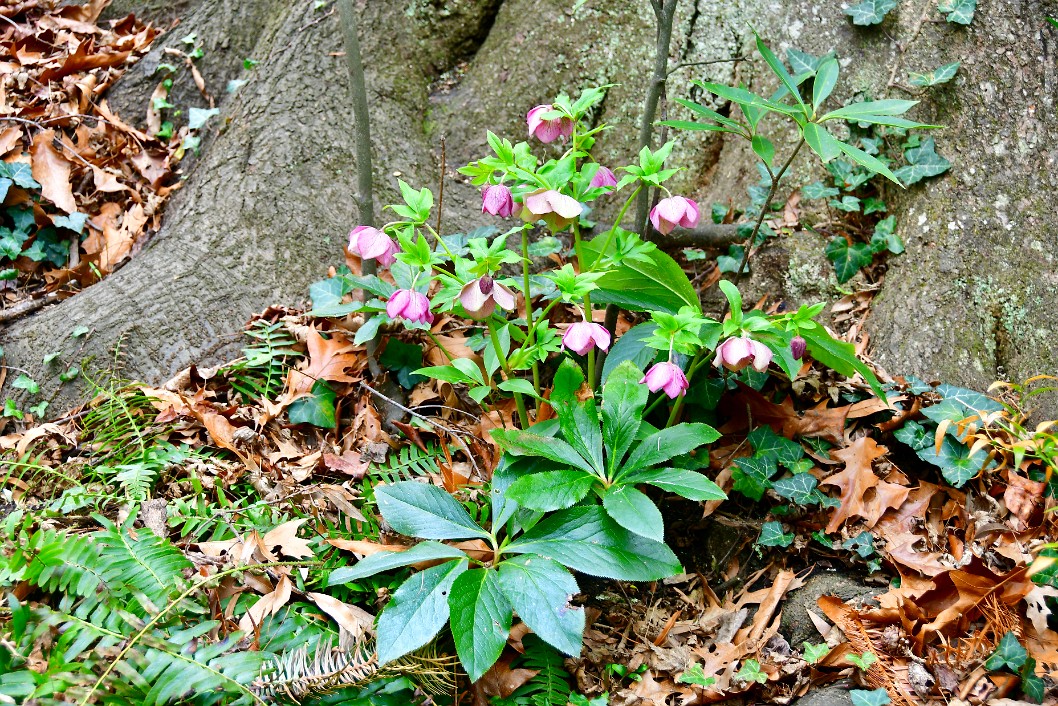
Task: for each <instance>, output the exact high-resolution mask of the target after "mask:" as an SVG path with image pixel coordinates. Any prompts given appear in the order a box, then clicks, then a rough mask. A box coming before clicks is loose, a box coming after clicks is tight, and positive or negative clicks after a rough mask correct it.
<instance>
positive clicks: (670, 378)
mask: <svg viewBox="0 0 1058 706" xmlns="http://www.w3.org/2000/svg"><path fill="white" fill-rule="evenodd" d="M639 383H640V384H644V383H646V386H647V387H648V388H649V389H650V391H651V392H657V391H658V390H664V391H665V394H666V395H668V396H669V397H670V398H672V399H676V398H677V397H679V396H680V395H682V394H683V393H684V392H686V391H687V388H688V387H690V383H688V382H687V376H686V375H684V374H683V370H681V369H680V366H678V365H676V364H675V363H668V362H666V363H655V364H654V366H653V367H651V368H650V370H648V371H647V374H646V375H644V376H643V379H642V380H640V381H639Z"/></svg>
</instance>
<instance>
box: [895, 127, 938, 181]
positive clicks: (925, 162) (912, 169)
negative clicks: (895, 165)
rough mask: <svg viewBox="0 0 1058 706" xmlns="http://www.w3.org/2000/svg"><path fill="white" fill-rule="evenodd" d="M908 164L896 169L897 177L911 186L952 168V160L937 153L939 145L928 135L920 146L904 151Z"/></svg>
mask: <svg viewBox="0 0 1058 706" xmlns="http://www.w3.org/2000/svg"><path fill="white" fill-rule="evenodd" d="M904 159H906V160H907V164H906V165H905V166H903V167H900V168H899V169H897V170H896V172H895V174H896V178H897V179H899V180H900V181H902V182H903V183H904V184H905V185H907V186H910V185H911V184H914V183H916V182H919V181H922V180H923V179H926V178H928V177H934V176H937V175H939V174H943V173H944V172H946V171H948V170H949V169H950V168H951V162H949V161H948V160H946V159H944V158H943V157H941V156H940V155H939V154H937V145H936V143H935V142H934V141H933V138H932V137H927V138H926V139H925V140H923V141H922V144H921V145H920V146H918V147H912V148H911V149H909V150H907V151H906V152H904Z"/></svg>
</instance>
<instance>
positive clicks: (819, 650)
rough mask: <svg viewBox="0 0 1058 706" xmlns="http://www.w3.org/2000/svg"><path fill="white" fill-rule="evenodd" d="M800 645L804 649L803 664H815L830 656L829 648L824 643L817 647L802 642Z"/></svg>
mask: <svg viewBox="0 0 1058 706" xmlns="http://www.w3.org/2000/svg"><path fill="white" fill-rule="evenodd" d="M801 644H802V645H803V646H804V648H805V662H808V663H809V664H815V663H816V662H819V661H820V660H822V659H823V658H824V657H826V656H827V655H828V654H830V646H829V645H827V643H825V642H824V643H821V644H819V645H813V644H812V643H810V642H802V643H801Z"/></svg>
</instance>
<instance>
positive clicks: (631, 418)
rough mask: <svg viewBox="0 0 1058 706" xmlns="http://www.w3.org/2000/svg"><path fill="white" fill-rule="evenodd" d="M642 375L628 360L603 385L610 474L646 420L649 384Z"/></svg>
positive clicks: (605, 442)
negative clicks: (641, 381) (643, 381)
mask: <svg viewBox="0 0 1058 706" xmlns="http://www.w3.org/2000/svg"><path fill="white" fill-rule="evenodd" d="M627 335H628V334H627V333H626V334H625V336H627ZM625 336H622V339H623V338H624V337H625ZM615 348H616V346H615ZM651 350H653V349H651ZM607 362H609V361H607ZM642 377H643V373H642V371H640V369H639V368H637V367H636V366H635V365H634V364H633V363H631V362H629V361H627V360H626V361H624V362H623V363H621V364H620V365H618V366H617V368H616V369H615V370H614V371H613V372H612V374H611V375H610V376H609V377H608V378H607V380H606V384H605V385H604V386H603V392H602V439H603V445H604V446H605V447H606V453H607V469H606V470H607V476H608V477H611V478H612V477H613V475H614V473H615V472H616V469H617V468H618V467H619V464H620V463H621V461H622V460H623V459H624V457H625V454H626V453H628V449H629V448H630V447H631V446H632V442H633V441H634V440H635V438H636V433H638V431H639V427H640V425H641V424H642V421H643V409H644V408H645V407H646V404H647V398H648V396H649V391H648V390H647V387H646V385H641V384H640V383H639V381H640V380H641V379H642Z"/></svg>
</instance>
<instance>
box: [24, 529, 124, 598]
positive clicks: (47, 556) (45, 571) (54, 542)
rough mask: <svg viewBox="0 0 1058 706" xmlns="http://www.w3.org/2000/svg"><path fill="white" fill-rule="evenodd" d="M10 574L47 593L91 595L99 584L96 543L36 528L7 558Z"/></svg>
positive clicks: (100, 578) (100, 576) (83, 538)
mask: <svg viewBox="0 0 1058 706" xmlns="http://www.w3.org/2000/svg"><path fill="white" fill-rule="evenodd" d="M8 569H9V570H10V571H11V572H12V575H14V576H18V578H19V579H20V580H22V581H26V582H28V583H31V584H35V585H37V586H39V587H40V588H41V589H43V590H44V591H46V592H48V593H54V592H56V591H59V592H61V593H64V594H73V595H75V596H81V597H84V596H89V595H91V594H93V593H94V592H95V591H96V589H97V588H98V587H99V585H100V584H101V583H103V574H102V573H101V571H100V563H99V545H97V544H96V543H95V542H93V541H92V540H91V539H89V538H87V537H85V536H83V535H72V534H69V533H67V532H57V531H55V530H38V531H36V532H34V533H33V535H31V536H30V538H29V541H28V542H26V545H25V546H24V547H22V546H20V547H16V548H15V552H14V553H13V554H12V556H11V558H10V559H9V560H8Z"/></svg>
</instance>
